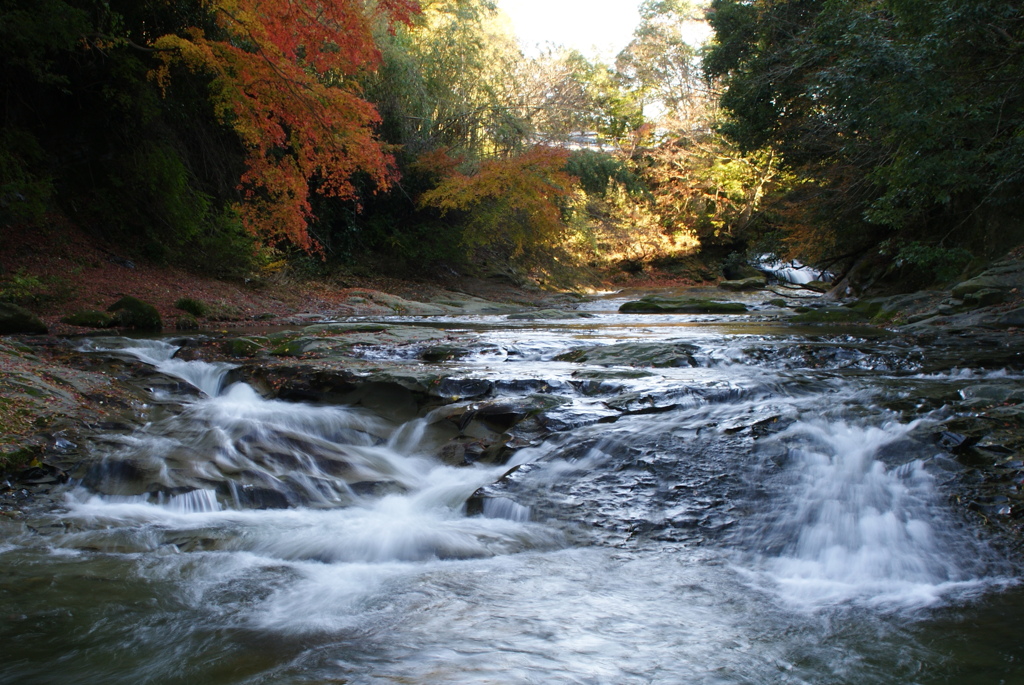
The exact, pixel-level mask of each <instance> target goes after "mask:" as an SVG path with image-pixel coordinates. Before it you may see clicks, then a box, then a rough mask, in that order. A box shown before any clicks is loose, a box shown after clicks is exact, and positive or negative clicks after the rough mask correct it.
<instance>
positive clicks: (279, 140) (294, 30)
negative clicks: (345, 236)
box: [153, 0, 419, 250]
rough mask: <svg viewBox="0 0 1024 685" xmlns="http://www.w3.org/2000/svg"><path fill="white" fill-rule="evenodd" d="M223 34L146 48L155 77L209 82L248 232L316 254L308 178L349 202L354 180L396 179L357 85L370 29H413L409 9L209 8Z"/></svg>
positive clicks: (261, 1) (385, 5) (347, 5)
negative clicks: (205, 77)
mask: <svg viewBox="0 0 1024 685" xmlns="http://www.w3.org/2000/svg"><path fill="white" fill-rule="evenodd" d="M207 6H208V8H209V10H210V11H211V12H213V13H214V14H215V16H216V19H217V23H218V25H219V27H220V28H221V30H222V33H223V35H221V36H217V37H215V38H211V37H208V36H206V35H205V34H204V33H203V32H202V31H201V30H199V29H197V28H191V29H189V30H188V31H186V32H184V35H166V36H162V37H161V38H158V39H157V40H156V41H154V43H153V47H155V48H156V49H157V50H158V51H159V52H158V53H157V54H158V56H159V57H160V58H161V59H162V60H163V66H162V67H161V68H160V69H159V70H157V72H156V77H157V78H158V79H159V80H160V81H161V83H166V81H167V79H168V78H169V75H170V70H169V67H170V65H171V64H174V63H181V64H184V65H186V66H187V67H188V68H190V69H192V70H195V71H203V72H205V73H208V74H210V75H212V77H213V80H212V82H211V86H210V91H211V99H212V101H213V105H214V108H215V111H216V113H217V116H218V117H219V118H220V119H221V121H223V122H224V123H225V124H227V125H229V126H231V127H232V128H233V129H234V131H235V132H236V133H237V134H238V136H239V137H240V138H241V140H242V142H243V144H244V145H245V148H246V150H247V152H248V156H247V160H246V161H247V169H246V171H245V173H244V174H243V176H242V178H241V179H240V181H241V184H240V188H241V189H242V190H243V192H244V196H245V202H243V203H242V204H241V206H240V208H239V210H240V213H241V216H242V220H243V221H244V222H245V224H246V226H247V228H248V229H249V230H250V231H252V232H253V233H254V234H255V235H257V236H260V237H262V238H264V239H267V240H280V239H287V240H290V241H291V242H293V243H295V244H296V245H299V246H300V247H303V248H304V249H307V250H311V249H315V246H314V245H313V243H312V241H311V239H310V237H309V234H308V233H307V231H306V223H307V221H308V220H309V219H310V218H311V217H312V213H311V210H310V205H309V181H310V179H312V178H314V177H316V178H317V179H318V180H319V181H320V183H319V186H318V189H319V192H322V193H324V194H328V195H335V196H338V197H341V198H344V199H355V198H356V188H355V186H354V185H353V183H352V177H353V175H354V174H355V173H356V172H364V173H365V174H367V175H368V176H369V177H370V178H371V179H372V180H373V181H374V182H375V183H376V185H377V187H378V188H382V189H383V188H387V187H388V185H389V184H390V183H391V182H392V181H393V180H394V179H395V177H396V172H395V167H394V159H393V158H392V156H391V155H390V154H389V153H388V152H387V151H386V150H385V149H384V147H383V146H382V145H381V143H380V141H378V140H377V138H376V136H375V133H374V129H375V126H376V124H377V123H378V122H379V120H380V117H379V115H378V114H377V111H376V109H375V108H374V107H373V105H371V104H370V103H368V102H366V101H365V100H363V99H362V98H361V97H360V92H359V87H358V84H357V83H356V82H355V80H354V78H353V77H354V76H355V75H357V74H359V73H360V72H361V71H363V70H366V69H373V68H375V67H376V66H377V64H378V63H379V60H380V53H379V52H378V50H377V47H376V45H375V43H374V41H373V34H372V30H373V25H374V22H375V21H377V20H379V19H381V20H384V21H386V22H388V25H389V26H391V25H393V24H394V22H409V21H410V17H411V16H412V14H414V13H416V12H418V11H419V5H418V3H417V2H415V0H378V2H377V3H376V5H375V7H374V9H373V10H372V11H370V10H367V9H366V7H367V5H366V4H365V3H364V2H363V1H362V0H207Z"/></svg>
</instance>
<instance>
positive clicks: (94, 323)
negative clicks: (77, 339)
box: [61, 309, 114, 328]
mask: <svg viewBox="0 0 1024 685" xmlns="http://www.w3.org/2000/svg"><path fill="white" fill-rule="evenodd" d="M61 323H66V324H69V325H71V326H81V327H82V328H110V327H112V326H113V325H114V317H112V316H111V315H110V314H107V313H106V312H100V311H96V310H95V309H83V310H82V311H80V312H75V313H74V314H69V315H67V316H65V317H64V318H63V319H61Z"/></svg>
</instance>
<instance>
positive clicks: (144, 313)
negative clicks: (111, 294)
mask: <svg viewBox="0 0 1024 685" xmlns="http://www.w3.org/2000/svg"><path fill="white" fill-rule="evenodd" d="M107 311H108V312H112V313H113V314H114V325H115V326H117V327H118V328H134V329H136V330H139V331H159V330H162V329H163V327H164V324H163V321H162V320H161V318H160V312H158V311H157V310H156V307H154V306H153V305H151V304H147V303H145V302H143V301H142V300H140V299H138V298H136V297H132V296H130V295H128V296H126V297H122V298H121V299H120V300H118V301H117V302H115V303H114V304H112V305H110V306H109V307H107Z"/></svg>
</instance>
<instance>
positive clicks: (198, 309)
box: [174, 297, 210, 319]
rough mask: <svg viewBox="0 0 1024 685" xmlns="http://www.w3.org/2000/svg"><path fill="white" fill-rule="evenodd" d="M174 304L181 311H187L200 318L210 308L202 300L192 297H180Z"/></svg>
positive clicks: (207, 313)
mask: <svg viewBox="0 0 1024 685" xmlns="http://www.w3.org/2000/svg"><path fill="white" fill-rule="evenodd" d="M174 306H175V307H177V308H178V309H180V310H181V311H183V312H188V313H189V314H191V315H192V316H194V317H196V318H198V319H202V318H205V317H206V316H207V315H209V313H210V308H209V307H208V306H207V305H206V303H205V302H203V301H202V300H197V299H195V298H193V297H182V298H181V299H179V300H178V301H177V302H175V303H174Z"/></svg>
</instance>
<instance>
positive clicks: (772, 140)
mask: <svg viewBox="0 0 1024 685" xmlns="http://www.w3.org/2000/svg"><path fill="white" fill-rule="evenodd" d="M709 19H710V21H711V23H712V26H713V27H714V29H715V32H716V38H715V45H714V47H713V49H712V50H711V51H710V53H709V54H708V56H707V59H706V65H707V67H708V68H709V70H710V72H711V74H712V75H713V76H717V77H721V78H723V79H724V82H725V85H726V90H725V92H724V93H723V96H722V101H721V104H722V106H723V108H724V109H725V110H726V111H727V112H728V114H729V117H730V120H729V121H728V123H727V124H726V125H725V126H723V127H722V130H723V132H725V133H726V134H727V135H729V136H730V137H731V138H732V139H733V140H735V141H736V142H737V143H738V144H739V145H740V146H741V147H742V148H744V149H756V148H759V147H762V146H765V145H767V146H770V147H772V148H773V149H774V150H775V151H776V152H777V153H778V154H779V156H780V159H781V160H782V161H783V163H784V165H785V166H786V168H787V169H789V170H791V171H792V172H794V173H795V174H797V175H798V176H799V177H800V178H801V179H803V181H804V182H803V183H802V184H801V185H800V187H799V189H798V191H797V194H795V195H793V196H792V197H791V201H790V208H791V210H792V211H793V213H794V215H796V214H801V215H802V218H800V219H798V220H796V221H794V222H793V227H794V230H792V231H791V232H790V242H791V245H793V247H794V248H795V249H796V250H797V251H802V252H803V253H804V254H805V256H810V257H817V258H825V257H830V256H831V257H837V256H842V255H844V254H854V255H855V254H861V253H865V252H868V251H871V250H876V249H877V246H878V245H879V244H881V243H883V242H886V244H888V245H909V244H912V243H915V242H920V243H921V244H925V245H927V244H931V245H934V246H937V247H943V246H944V247H946V248H951V249H952V248H954V247H956V246H957V245H964V246H967V247H970V248H971V249H973V250H975V251H976V252H994V251H998V250H999V249H1001V248H1005V247H1006V246H1007V245H1008V244H1012V242H1014V241H1019V240H1020V239H1022V238H1024V236H1022V235H1021V233H1020V232H1019V231H1017V232H1014V231H1013V230H1012V226H1013V221H1012V218H1011V217H1013V216H1015V215H1017V214H1018V213H1019V211H1020V210H1021V209H1022V203H1021V201H1020V197H1021V189H1022V184H1024V164H1022V160H1024V142H1022V141H1024V76H1022V74H1024V49H1022V46H1024V7H1022V6H1021V5H1020V3H1019V2H1010V1H1008V0H936V1H934V2H928V3H920V2H909V1H906V0H890V1H885V2H883V1H864V0H776V1H771V2H769V1H767V0H755V1H753V2H746V1H738V0H715V1H714V2H712V5H711V9H710V12H709ZM1008 229H1010V230H1008ZM897 252H898V250H897Z"/></svg>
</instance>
